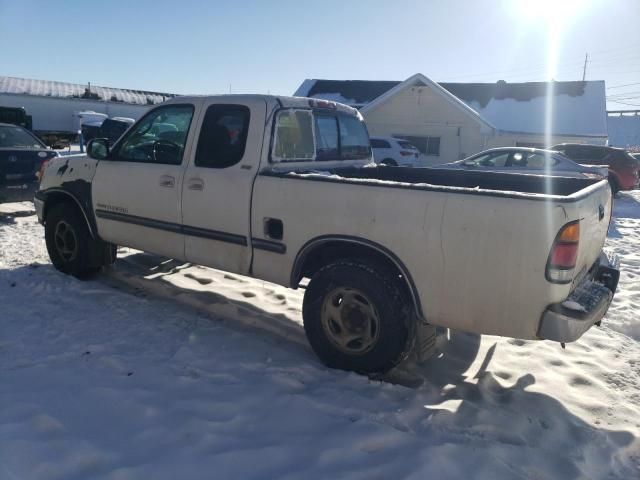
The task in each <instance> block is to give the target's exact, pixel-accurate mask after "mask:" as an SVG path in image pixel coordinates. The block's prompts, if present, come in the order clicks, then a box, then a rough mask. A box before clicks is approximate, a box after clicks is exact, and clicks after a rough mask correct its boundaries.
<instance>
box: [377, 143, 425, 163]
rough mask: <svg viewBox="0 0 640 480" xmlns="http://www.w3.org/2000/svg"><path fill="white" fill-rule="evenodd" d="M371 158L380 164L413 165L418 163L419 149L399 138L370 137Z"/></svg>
mask: <svg viewBox="0 0 640 480" xmlns="http://www.w3.org/2000/svg"><path fill="white" fill-rule="evenodd" d="M371 149H372V150H373V159H374V161H375V162H376V163H378V164H381V165H388V166H394V167H397V166H398V165H400V166H403V167H415V166H417V165H418V164H419V159H420V150H418V149H417V148H416V147H415V146H413V145H412V144H411V142H408V141H407V140H402V139H400V138H394V137H371Z"/></svg>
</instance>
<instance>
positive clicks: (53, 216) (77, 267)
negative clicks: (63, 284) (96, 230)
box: [45, 202, 110, 278]
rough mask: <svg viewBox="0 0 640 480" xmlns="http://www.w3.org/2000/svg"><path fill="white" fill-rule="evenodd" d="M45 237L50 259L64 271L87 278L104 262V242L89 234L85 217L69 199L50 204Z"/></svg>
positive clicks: (58, 268) (57, 267)
mask: <svg viewBox="0 0 640 480" xmlns="http://www.w3.org/2000/svg"><path fill="white" fill-rule="evenodd" d="M45 240H46V244H47V251H48V252H49V258H50V259H51V263H53V266H54V267H55V268H56V269H57V270H59V271H61V272H63V273H67V274H70V275H73V276H75V277H78V278H86V277H88V276H90V275H91V274H93V273H96V272H97V271H98V270H100V267H101V266H102V265H103V263H104V262H103V259H104V257H105V255H104V254H105V253H106V252H107V250H105V247H107V246H106V244H104V243H103V242H99V241H97V240H94V239H93V238H92V237H91V234H90V232H89V228H88V227H87V223H86V221H85V219H84V217H83V216H82V214H81V213H80V211H79V210H78V208H77V207H76V206H75V205H73V204H71V203H67V202H65V203H58V204H56V205H54V206H53V207H51V210H50V211H49V212H48V213H47V217H46V219H45ZM109 247H110V246H109Z"/></svg>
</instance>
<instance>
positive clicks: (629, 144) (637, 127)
mask: <svg viewBox="0 0 640 480" xmlns="http://www.w3.org/2000/svg"><path fill="white" fill-rule="evenodd" d="M607 127H608V129H609V145H611V146H612V147H621V148H632V149H634V150H636V149H637V150H638V151H640V115H609V116H608V117H607Z"/></svg>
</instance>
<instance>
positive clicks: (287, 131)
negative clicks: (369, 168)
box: [271, 108, 371, 162]
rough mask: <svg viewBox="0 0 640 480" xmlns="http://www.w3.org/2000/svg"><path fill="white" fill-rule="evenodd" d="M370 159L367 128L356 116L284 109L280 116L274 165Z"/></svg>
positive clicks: (276, 121)
mask: <svg viewBox="0 0 640 480" xmlns="http://www.w3.org/2000/svg"><path fill="white" fill-rule="evenodd" d="M370 158H371V146H370V143H369V135H368V133H367V129H366V127H365V125H364V122H363V121H362V120H361V118H359V117H356V116H355V115H349V114H347V113H344V112H340V111H335V112H334V111H324V110H323V111H314V110H310V109H296V108H290V109H284V110H281V111H280V112H278V114H277V115H276V120H275V133H274V139H273V147H272V149H271V161H272V162H309V161H329V160H338V161H343V160H367V159H370Z"/></svg>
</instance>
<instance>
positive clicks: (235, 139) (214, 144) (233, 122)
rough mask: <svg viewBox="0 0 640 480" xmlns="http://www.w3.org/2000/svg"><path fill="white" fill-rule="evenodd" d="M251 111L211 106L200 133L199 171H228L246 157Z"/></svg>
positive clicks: (243, 107)
mask: <svg viewBox="0 0 640 480" xmlns="http://www.w3.org/2000/svg"><path fill="white" fill-rule="evenodd" d="M250 115H251V114H250V111H249V108H247V107H246V106H244V105H211V106H210V107H209V108H207V112H206V113H205V115H204V120H203V121H202V128H201V129H200V138H199V139H198V148H197V150H196V159H195V165H196V167H206V168H227V167H231V166H233V165H235V164H236V163H238V162H239V161H240V160H242V157H243V156H244V150H245V147H246V144H247V133H248V132H249V118H250Z"/></svg>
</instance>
